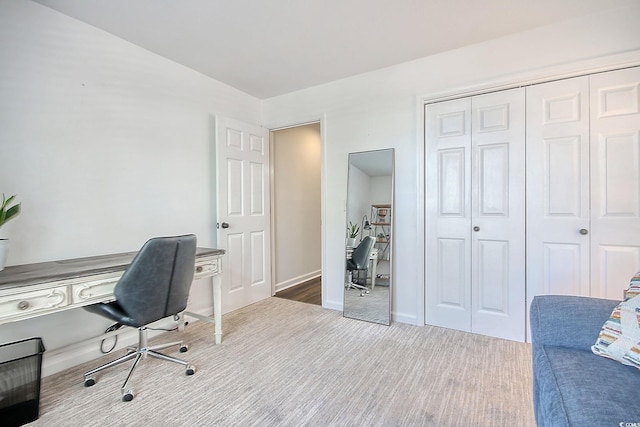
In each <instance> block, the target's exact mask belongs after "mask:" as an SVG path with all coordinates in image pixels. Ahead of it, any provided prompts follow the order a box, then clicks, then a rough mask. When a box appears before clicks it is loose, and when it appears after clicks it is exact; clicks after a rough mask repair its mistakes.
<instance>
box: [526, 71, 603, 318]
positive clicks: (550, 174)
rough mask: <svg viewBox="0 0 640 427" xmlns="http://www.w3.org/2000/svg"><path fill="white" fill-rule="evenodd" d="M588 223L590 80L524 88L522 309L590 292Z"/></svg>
mask: <svg viewBox="0 0 640 427" xmlns="http://www.w3.org/2000/svg"><path fill="white" fill-rule="evenodd" d="M589 219H590V213H589V78H588V77H578V78H574V79H568V80H560V81H557V82H551V83H544V84H539V85H535V86H531V87H528V88H527V307H529V306H530V305H531V301H532V300H533V297H534V296H536V295H542V294H568V295H589V294H590V289H589V283H590V278H589V275H590V272H589V263H590V259H589V242H590V236H589V234H583V233H588V232H589V230H590V228H591V227H590V226H589ZM581 230H583V231H582V233H581Z"/></svg>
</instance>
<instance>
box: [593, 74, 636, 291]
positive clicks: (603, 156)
mask: <svg viewBox="0 0 640 427" xmlns="http://www.w3.org/2000/svg"><path fill="white" fill-rule="evenodd" d="M590 88H591V229H592V232H591V233H590V236H591V281H592V283H591V294H592V295H593V296H597V297H602V298H611V299H621V298H622V293H623V290H624V289H626V288H627V287H628V285H629V279H630V278H631V276H632V275H633V274H634V273H635V272H636V271H638V270H640V105H639V103H640V68H638V67H636V68H630V69H625V70H617V71H611V72H607V73H601V74H594V75H592V76H590Z"/></svg>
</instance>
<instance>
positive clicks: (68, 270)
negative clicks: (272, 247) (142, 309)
mask: <svg viewBox="0 0 640 427" xmlns="http://www.w3.org/2000/svg"><path fill="white" fill-rule="evenodd" d="M136 253H137V252H123V253H119V254H111V255H100V256H94V257H88V258H76V259H69V260H62V261H50V262H41V263H36V264H23V265H16V266H11V267H6V268H5V269H4V270H2V271H0V324H4V323H8V322H15V321H19V320H24V319H29V318H32V317H37V316H43V315H46V314H51V313H56V312H60V311H64V310H69V309H72V308H77V307H82V306H85V305H91V304H95V303H98V302H107V301H113V300H114V296H113V289H114V287H115V286H116V283H118V280H119V279H120V277H121V276H122V274H123V273H124V271H125V270H126V269H127V267H128V266H129V264H130V263H131V261H132V260H133V258H134V257H135V255H136ZM224 253H225V251H224V250H222V249H210V248H198V249H197V250H196V263H195V273H194V280H196V279H202V278H204V277H212V278H213V295H212V296H213V318H211V317H208V316H202V315H200V314H197V313H191V312H185V314H187V315H189V316H191V317H195V318H198V319H201V320H205V321H208V322H211V323H214V324H215V332H214V333H215V342H216V344H220V342H221V341H222V302H221V299H222V290H221V282H222V279H221V277H222V276H221V275H220V273H221V271H222V269H221V267H222V265H221V259H222V255H224ZM182 320H183V316H181V321H182Z"/></svg>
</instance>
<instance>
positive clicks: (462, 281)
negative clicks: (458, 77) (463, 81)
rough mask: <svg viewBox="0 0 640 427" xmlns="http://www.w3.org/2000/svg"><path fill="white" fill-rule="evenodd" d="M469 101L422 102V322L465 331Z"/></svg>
mask: <svg viewBox="0 0 640 427" xmlns="http://www.w3.org/2000/svg"><path fill="white" fill-rule="evenodd" d="M470 114H471V101H470V100H469V99H462V100H454V101H448V102H442V103H438V104H431V105H427V106H425V120H426V138H427V139H426V141H427V146H426V149H425V154H426V162H425V165H426V171H425V172H426V174H425V176H426V200H427V203H426V206H427V212H426V214H427V215H426V218H427V223H426V227H425V229H426V233H427V235H426V239H425V241H426V274H425V277H426V283H427V285H426V292H425V298H426V301H425V307H426V316H425V318H426V323H427V324H429V325H435V326H443V327H447V328H452V329H458V330H463V331H470V330H471V288H470V286H471V285H470V281H471V276H470V270H471V260H470V258H471V247H470V240H471V237H470V223H471V207H470V200H471V189H470V179H471V175H470V168H471V161H470V160H471V150H470V148H471V125H470V123H471V119H470Z"/></svg>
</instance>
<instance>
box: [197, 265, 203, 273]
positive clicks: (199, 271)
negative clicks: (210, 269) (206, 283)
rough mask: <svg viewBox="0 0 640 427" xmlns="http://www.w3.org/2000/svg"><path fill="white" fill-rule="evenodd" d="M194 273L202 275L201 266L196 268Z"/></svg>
mask: <svg viewBox="0 0 640 427" xmlns="http://www.w3.org/2000/svg"><path fill="white" fill-rule="evenodd" d="M196 273H202V266H201V265H199V266H197V267H196Z"/></svg>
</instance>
